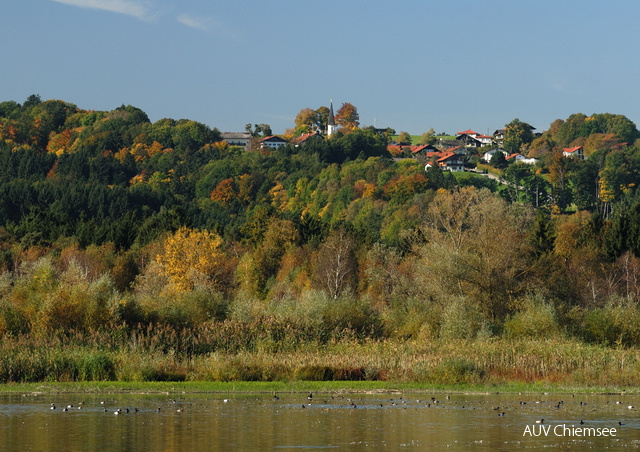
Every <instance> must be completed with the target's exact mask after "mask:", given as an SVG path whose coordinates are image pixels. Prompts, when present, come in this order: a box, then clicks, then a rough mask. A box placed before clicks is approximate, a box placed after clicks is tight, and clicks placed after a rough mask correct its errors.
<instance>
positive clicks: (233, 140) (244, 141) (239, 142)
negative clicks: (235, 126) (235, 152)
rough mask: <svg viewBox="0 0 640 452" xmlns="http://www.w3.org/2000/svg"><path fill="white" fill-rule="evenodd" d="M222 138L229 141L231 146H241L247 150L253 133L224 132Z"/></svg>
mask: <svg viewBox="0 0 640 452" xmlns="http://www.w3.org/2000/svg"><path fill="white" fill-rule="evenodd" d="M220 135H221V136H222V139H223V140H224V141H226V142H227V143H229V146H241V147H243V148H244V149H245V151H246V150H247V149H248V148H249V143H251V134H250V133H249V132H222V133H221V134H220Z"/></svg>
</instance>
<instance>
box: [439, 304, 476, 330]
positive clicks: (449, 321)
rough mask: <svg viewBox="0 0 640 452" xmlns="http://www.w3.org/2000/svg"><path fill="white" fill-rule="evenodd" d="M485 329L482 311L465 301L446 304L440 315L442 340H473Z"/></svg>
mask: <svg viewBox="0 0 640 452" xmlns="http://www.w3.org/2000/svg"><path fill="white" fill-rule="evenodd" d="M484 327H485V322H484V319H483V315H482V311H481V310H480V308H479V307H478V306H476V305H474V304H471V303H469V302H468V301H467V300H465V299H457V300H454V301H452V302H451V303H450V304H448V305H447V306H446V307H445V309H444V312H443V314H442V323H441V324H440V337H441V338H442V339H473V338H475V337H476V336H477V335H478V333H479V332H480V331H481V330H483V328H484Z"/></svg>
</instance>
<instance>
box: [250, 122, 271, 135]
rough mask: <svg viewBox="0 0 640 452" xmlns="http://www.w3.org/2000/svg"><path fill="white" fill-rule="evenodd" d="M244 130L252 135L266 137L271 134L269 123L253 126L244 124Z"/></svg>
mask: <svg viewBox="0 0 640 452" xmlns="http://www.w3.org/2000/svg"><path fill="white" fill-rule="evenodd" d="M244 130H246V131H247V132H248V133H250V134H251V136H252V137H260V136H263V137H268V136H271V135H273V132H272V131H271V126H270V125H269V124H254V125H253V127H252V126H251V124H247V125H246V126H244Z"/></svg>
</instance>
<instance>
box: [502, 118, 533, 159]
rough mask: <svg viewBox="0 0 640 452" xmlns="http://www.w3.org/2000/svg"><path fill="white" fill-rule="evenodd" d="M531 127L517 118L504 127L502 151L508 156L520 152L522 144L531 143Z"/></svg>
mask: <svg viewBox="0 0 640 452" xmlns="http://www.w3.org/2000/svg"><path fill="white" fill-rule="evenodd" d="M532 130H533V127H531V126H530V125H529V124H527V123H526V122H522V121H520V120H519V119H518V118H516V119H514V120H513V121H511V122H510V123H509V124H506V125H505V132H504V142H503V147H504V150H505V151H507V152H508V153H509V154H513V153H516V152H520V150H521V148H522V145H523V144H529V143H531V142H532V141H533V132H532Z"/></svg>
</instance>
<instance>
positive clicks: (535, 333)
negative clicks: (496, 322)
mask: <svg viewBox="0 0 640 452" xmlns="http://www.w3.org/2000/svg"><path fill="white" fill-rule="evenodd" d="M504 334H505V336H506V337H508V338H511V339H516V338H517V339H525V338H530V339H549V338H557V337H558V336H560V335H561V330H560V325H559V323H558V317H557V314H556V309H555V308H554V307H553V305H551V304H550V303H545V302H544V301H541V300H528V301H527V302H526V305H525V307H524V308H523V309H522V310H521V311H519V312H517V313H515V314H514V315H512V316H511V317H510V318H508V319H507V320H506V321H505V323H504Z"/></svg>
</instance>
